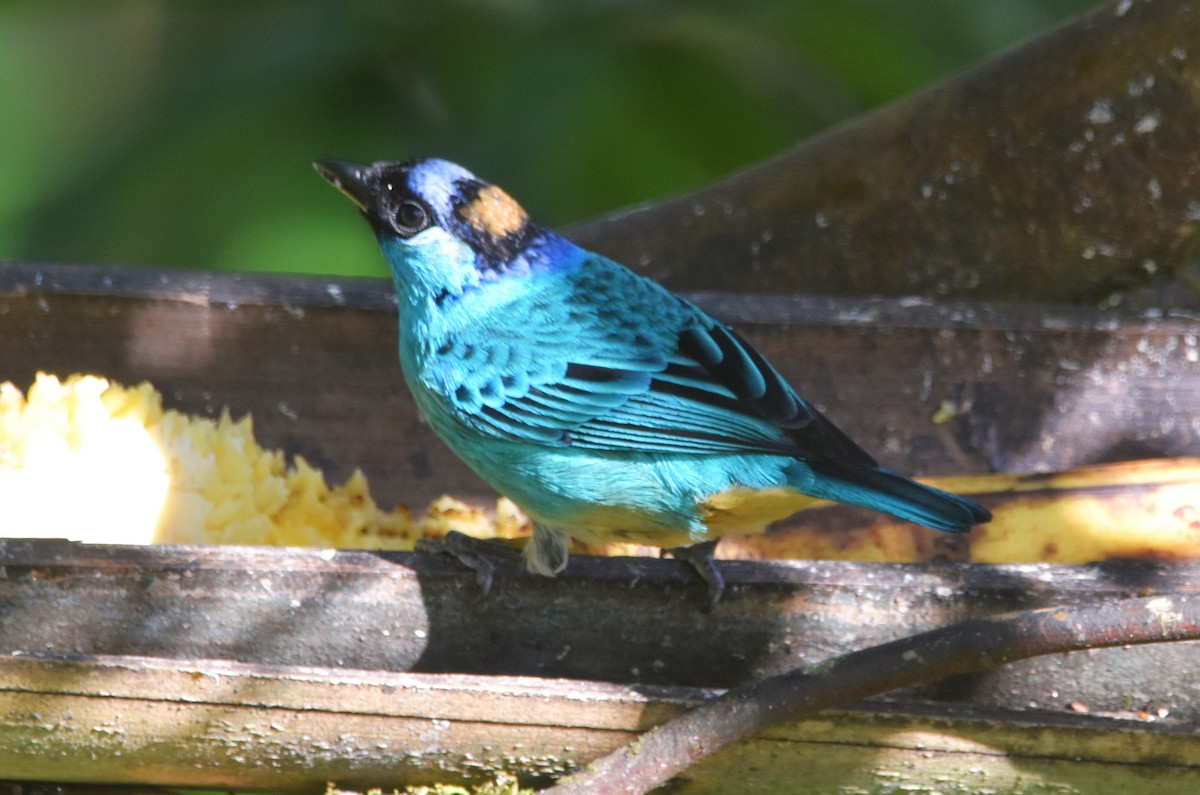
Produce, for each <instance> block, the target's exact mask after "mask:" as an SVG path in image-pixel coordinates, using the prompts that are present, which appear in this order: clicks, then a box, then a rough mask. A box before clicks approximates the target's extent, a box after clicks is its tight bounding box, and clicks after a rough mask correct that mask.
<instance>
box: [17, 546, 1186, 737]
mask: <svg viewBox="0 0 1200 795" xmlns="http://www.w3.org/2000/svg"><path fill="white" fill-rule="evenodd" d="M498 565H499V570H498V572H497V577H496V582H495V584H494V587H493V590H492V592H491V594H490V595H489V596H488V598H487V599H485V600H482V601H479V600H478V599H477V597H478V592H477V590H476V586H475V584H474V580H473V578H472V575H471V574H470V572H467V571H465V570H464V568H463V567H461V566H460V565H459V564H457V562H455V561H452V560H450V559H446V558H443V557H442V556H437V555H427V554H420V553H412V554H405V553H397V554H372V553H365V552H337V553H334V552H332V551H327V550H311V549H270V548H254V547H107V546H89V545H79V544H70V543H67V542H53V541H16V540H9V541H6V542H3V546H2V547H0V567H3V568H2V571H3V574H4V576H3V579H0V615H2V616H3V617H4V619H3V621H2V622H0V649H12V650H24V651H26V652H29V653H36V654H51V655H58V656H78V655H118V656H124V655H133V656H140V657H160V658H172V659H178V660H187V659H192V658H218V659H229V660H237V661H241V662H245V663H249V664H258V665H271V666H314V665H315V666H325V667H330V668H339V667H344V668H347V669H362V670H378V671H411V672H423V673H471V674H479V675H484V674H503V675H517V676H542V677H548V678H558V677H562V678H569V679H588V680H601V681H610V682H620V683H636V684H638V685H647V686H651V685H653V686H685V687H729V686H733V685H736V684H740V683H744V682H747V681H750V680H754V679H759V678H762V677H764V676H767V675H770V674H775V673H780V672H782V671H786V670H789V669H792V668H795V667H797V666H802V665H809V664H813V663H816V662H819V661H821V660H824V659H828V658H830V657H832V656H835V655H837V654H840V653H843V652H845V651H846V650H848V649H853V648H862V647H867V646H871V645H875V644H879V643H884V642H887V641H891V640H895V639H897V638H901V637H905V636H908V635H911V634H914V633H917V632H921V631H924V630H928V629H932V628H934V627H938V626H943V625H946V624H950V623H954V622H956V621H960V620H963V619H966V618H970V617H977V616H987V615H994V614H997V613H1001V612H1007V611H1011V610H1017V609H1029V608H1035V607H1045V606H1054V605H1060V604H1086V603H1088V602H1089V601H1097V600H1098V601H1109V600H1114V599H1118V598H1121V597H1126V596H1136V595H1146V594H1163V595H1165V596H1170V595H1175V594H1187V593H1194V592H1195V591H1196V589H1197V588H1200V565H1189V564H1175V565H1168V564H1135V563H1125V564H1120V563H1112V564H1102V565H1094V566H1048V565H1040V564H1039V565H1025V566H980V565H962V564H939V565H895V564H868V563H835V562H807V561H788V562H774V563H763V562H745V561H727V562H723V563H721V571H722V572H723V574H724V575H725V578H726V581H727V583H728V591H727V594H726V596H725V598H724V599H723V600H722V601H721V603H720V604H719V605H718V606H717V607H716V609H714V610H713V611H712V612H709V613H704V612H701V610H700V608H701V607H702V606H703V605H704V603H705V592H704V586H703V584H702V583H700V582H698V581H697V579H696V578H695V576H694V574H693V572H692V571H691V570H690V569H689V568H688V567H687V566H686V565H685V564H682V563H679V562H677V561H671V560H654V559H647V558H592V557H588V556H574V557H572V558H571V561H570V564H569V565H568V567H567V569H566V570H565V571H564V572H563V574H561V575H560V576H559V577H558V578H556V579H546V578H542V577H537V576H533V575H529V574H525V573H523V572H519V571H517V570H516V568H515V566H514V565H512V564H510V563H507V562H500V563H499V564H498ZM1196 646H1197V645H1196V644H1191V643H1176V644H1166V645H1162V646H1153V647H1139V648H1128V649H1105V650H1099V651H1095V652H1090V653H1086V654H1085V653H1079V654H1067V655H1061V656H1056V657H1047V658H1036V659H1033V660H1028V661H1024V662H1020V663H1016V664H1013V665H1011V666H1007V667H1005V668H1002V669H999V670H996V671H994V672H991V673H988V674H986V675H977V676H975V675H973V676H963V677H957V678H954V679H951V680H946V681H943V682H941V683H939V684H937V685H933V686H929V687H925V688H922V689H919V690H915V691H907V692H904V693H901V694H900V695H898V696H895V698H899V699H902V700H907V701H913V700H918V701H924V700H933V701H938V702H947V703H957V704H965V705H971V706H974V707H977V708H1003V709H1026V708H1035V709H1044V710H1049V711H1052V712H1062V711H1064V710H1067V709H1068V708H1069V705H1071V704H1073V703H1080V704H1086V705H1087V707H1088V708H1089V709H1091V710H1093V711H1100V712H1110V713H1113V714H1132V713H1134V712H1136V711H1138V710H1140V709H1143V708H1145V707H1147V706H1148V705H1149V706H1153V707H1155V708H1157V706H1160V705H1161V706H1165V707H1166V708H1167V709H1168V711H1169V715H1170V720H1171V721H1177V720H1178V721H1188V720H1191V721H1195V720H1200V654H1198V652H1197V647H1196Z"/></svg>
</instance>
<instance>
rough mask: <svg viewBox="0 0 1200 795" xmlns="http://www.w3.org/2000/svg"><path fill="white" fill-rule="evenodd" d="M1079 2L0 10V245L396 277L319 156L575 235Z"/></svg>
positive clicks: (43, 256) (131, 4)
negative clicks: (441, 164) (324, 176)
mask: <svg viewBox="0 0 1200 795" xmlns="http://www.w3.org/2000/svg"><path fill="white" fill-rule="evenodd" d="M1091 4H1092V3H1091V2H1090V1H1089V0H920V1H917V0H912V1H909V2H905V1H904V0H824V1H822V0H761V1H758V2H745V3H721V2H669V1H667V0H642V1H638V0H609V1H608V2H601V1H600V0H591V2H587V1H580V2H552V0H434V1H433V2H421V3H417V2H384V1H383V0H356V1H354V2H326V1H317V0H309V1H308V2H254V3H245V2H232V1H231V0H224V1H222V2H203V3H201V2H183V1H182V0H181V1H180V2H172V3H167V2H149V1H148V0H121V1H118V0H114V1H113V2H104V3H91V2H85V1H84V0H73V1H71V0H46V1H45V2H11V1H4V0H0V175H3V176H2V178H0V179H2V183H0V184H3V186H4V188H3V191H0V259H7V260H40V261H74V262H106V263H120V264H141V265H154V266H166V267H173V266H179V267H189V268H203V269H227V270H268V271H285V272H309V273H337V274H363V275H375V276H382V275H384V269H383V265H382V261H381V259H380V258H379V256H378V255H377V254H376V253H375V251H374V244H373V241H372V240H371V236H370V234H369V233H368V231H367V229H366V228H365V226H363V225H362V223H361V222H360V221H358V219H356V218H355V217H354V213H353V212H352V208H351V207H350V206H349V205H348V204H346V203H345V202H344V201H342V200H341V199H340V198H339V197H338V196H336V194H334V193H333V192H332V191H331V190H330V189H329V188H328V187H327V186H326V185H325V184H324V183H323V182H322V181H321V180H320V179H319V178H318V177H317V176H316V175H315V174H314V173H313V172H312V170H311V168H310V166H309V163H310V161H311V160H313V159H314V158H316V157H343V158H347V159H357V160H364V161H370V160H378V159H402V158H407V157H411V156H416V155H438V156H442V157H447V158H449V159H453V160H457V161H459V162H461V163H463V164H464V165H466V166H467V167H468V168H471V169H472V170H474V171H476V172H477V173H479V174H480V175H481V176H482V177H484V178H485V179H489V180H491V181H494V182H498V183H500V184H502V185H504V186H505V187H506V188H507V189H508V190H509V192H511V193H513V194H514V195H515V196H516V197H517V198H518V199H519V200H520V201H522V203H524V204H525V205H526V207H527V208H529V209H530V210H531V211H532V212H533V213H534V214H535V215H537V216H539V217H540V218H541V219H543V220H545V221H547V222H549V223H551V224H557V225H561V224H565V223H568V222H571V221H575V220H579V219H582V218H585V217H588V216H591V215H595V214H598V213H601V212H604V211H607V210H610V209H614V208H617V207H620V206H623V205H628V204H631V203H635V202H641V201H646V200H651V199H654V198H657V197H662V196H665V195H669V194H671V193H674V192H678V191H680V190H684V189H687V188H690V187H694V186H697V185H700V184H703V183H705V182H708V181H711V180H713V179H716V178H718V177H719V176H721V175H723V174H725V173H728V172H730V171H732V170H736V169H738V168H740V167H742V166H745V165H747V164H749V163H752V162H754V161H756V160H760V159H762V158H764V157H767V156H769V155H771V154H772V153H774V152H777V151H779V150H781V149H783V148H785V147H788V146H790V145H792V144H793V143H795V142H796V141H798V140H800V139H802V138H804V137H806V136H809V135H812V134H814V133H816V132H818V131H820V130H822V129H824V128H826V127H828V126H830V125H832V124H834V123H836V122H838V121H839V120H842V119H845V118H847V117H850V116H853V115H855V114H858V113H861V112H863V111H864V110H867V109H869V108H871V107H873V106H876V105H879V104H881V103H885V102H888V101H889V100H892V99H895V98H897V97H899V96H901V95H903V94H905V93H907V92H909V91H912V90H914V89H916V88H918V87H920V86H922V85H924V84H926V83H929V82H930V81H933V80H936V79H938V78H939V77H940V76H942V75H945V74H947V73H949V72H952V71H954V70H956V69H959V68H962V67H965V66H967V65H969V64H971V63H972V62H975V61H978V60H980V59H983V58H986V57H988V56H989V55H992V54H994V53H995V52H997V51H998V50H1000V49H1003V48H1005V47H1007V46H1010V45H1012V44H1014V43H1016V42H1017V41H1019V40H1021V39H1023V38H1025V37H1027V36H1030V35H1033V34H1036V33H1038V32H1040V31H1042V30H1044V29H1046V28H1048V27H1050V26H1051V25H1054V24H1056V23H1057V22H1059V21H1061V20H1062V19H1064V18H1066V17H1067V16H1069V15H1071V14H1074V13H1077V12H1079V11H1081V10H1083V9H1085V8H1086V7H1088V6H1090V5H1091Z"/></svg>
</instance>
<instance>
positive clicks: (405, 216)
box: [395, 199, 432, 237]
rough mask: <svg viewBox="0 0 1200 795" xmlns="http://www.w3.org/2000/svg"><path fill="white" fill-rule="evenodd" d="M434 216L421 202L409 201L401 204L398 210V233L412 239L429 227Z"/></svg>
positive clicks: (396, 214)
mask: <svg viewBox="0 0 1200 795" xmlns="http://www.w3.org/2000/svg"><path fill="white" fill-rule="evenodd" d="M431 217H432V216H431V215H430V213H429V210H427V209H425V207H424V206H422V205H421V203H420V202H416V201H413V200H412V199H408V200H405V201H402V202H400V206H399V207H397V208H396V213H395V219H396V231H397V232H399V233H400V234H401V235H402V236H404V237H412V236H413V235H415V234H416V233H417V232H420V231H421V230H422V229H424V228H425V227H427V226H429V223H430V218H431Z"/></svg>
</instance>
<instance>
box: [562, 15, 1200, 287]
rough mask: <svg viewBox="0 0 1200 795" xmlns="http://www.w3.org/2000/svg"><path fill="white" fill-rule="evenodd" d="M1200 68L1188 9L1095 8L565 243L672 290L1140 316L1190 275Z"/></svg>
mask: <svg viewBox="0 0 1200 795" xmlns="http://www.w3.org/2000/svg"><path fill="white" fill-rule="evenodd" d="M1197 51H1200V26H1198V25H1196V24H1195V7H1194V6H1193V5H1192V4H1191V3H1188V2H1183V1H1182V0H1162V1H1161V2H1153V3H1132V2H1129V0H1110V1H1109V2H1106V3H1098V4H1097V7H1096V8H1095V9H1094V10H1093V11H1091V12H1089V13H1088V14H1085V15H1083V16H1081V17H1080V18H1078V19H1076V20H1073V21H1072V22H1070V23H1068V24H1066V25H1064V26H1062V27H1060V28H1058V29H1056V30H1053V31H1049V32H1047V33H1045V34H1044V35H1041V36H1039V37H1037V38H1034V39H1032V40H1030V41H1028V42H1025V43H1023V44H1022V45H1021V46H1019V47H1016V48H1013V49H1012V50H1010V51H1008V52H1005V53H1003V54H1001V55H999V56H997V57H995V58H992V59H989V60H987V61H985V62H984V63H981V64H979V65H978V66H976V67H974V68H972V69H970V70H967V71H964V72H962V73H960V74H958V75H954V76H953V77H951V78H949V79H947V80H942V81H938V82H936V83H934V84H933V85H931V86H929V87H927V88H925V89H923V90H921V91H918V92H915V93H913V94H912V95H910V96H907V97H904V98H902V99H900V100H899V101H897V102H894V103H892V104H890V105H888V106H886V107H883V108H880V109H878V110H876V111H873V112H871V113H869V114H865V115H864V116H862V117H860V118H857V119H851V120H849V121H847V122H846V123H844V124H839V125H837V126H835V127H833V128H832V129H830V130H828V131H826V132H824V133H823V134H821V135H817V136H813V137H812V138H809V139H807V140H804V141H801V142H800V143H799V144H797V145H796V146H795V147H793V148H792V149H790V150H787V151H784V152H781V153H779V154H777V155H775V156H774V157H772V158H770V159H769V160H767V161H765V162H763V163H758V164H755V165H753V166H751V167H749V168H746V169H744V170H742V171H740V172H738V173H735V174H733V175H730V176H728V177H726V178H723V179H721V180H720V181H718V182H716V183H714V184H711V185H708V186H704V187H701V188H698V189H695V190H691V191H688V192H686V193H684V194H682V195H678V196H674V197H671V198H669V199H665V200H661V201H655V202H650V203H647V204H644V205H642V206H639V207H633V208H623V209H621V210H618V211H615V212H613V213H611V214H609V215H608V216H607V217H605V218H601V219H598V220H596V221H593V222H591V223H589V224H586V225H580V226H578V227H575V228H573V229H571V230H568V232H569V234H570V235H571V236H572V237H573V238H574V239H577V240H579V241H580V242H582V243H584V244H585V245H587V246H589V247H591V248H594V249H596V250H598V251H600V252H602V253H605V254H608V255H609V256H612V257H614V258H616V259H618V260H620V261H623V262H626V263H629V264H631V265H634V266H635V267H639V268H641V269H643V270H644V271H645V272H647V273H650V274H652V275H653V276H654V277H655V278H659V279H664V280H666V281H667V282H668V283H670V284H672V285H673V286H675V287H676V288H687V289H727V290H739V291H757V292H763V293H778V292H780V291H784V292H808V293H814V292H815V293H838V294H850V295H853V294H867V293H877V294H888V295H893V296H906V295H913V294H917V295H937V296H943V297H950V296H953V297H959V298H963V297H974V298H986V299H991V300H1000V301H1016V300H1025V301H1028V300H1043V301H1051V300H1057V301H1073V302H1087V303H1096V302H1098V301H1100V300H1102V299H1103V298H1105V297H1106V296H1107V295H1109V294H1110V293H1112V292H1113V291H1132V292H1134V295H1133V296H1130V297H1132V298H1133V300H1136V299H1137V296H1136V289H1137V288H1138V287H1139V286H1141V285H1145V284H1147V283H1154V282H1155V281H1157V282H1159V283H1160V284H1161V283H1162V281H1165V278H1164V277H1167V278H1169V277H1170V276H1171V275H1173V274H1174V275H1184V274H1187V273H1188V272H1189V270H1190V269H1191V268H1192V267H1193V266H1194V263H1195V257H1196V242H1195V238H1194V236H1193V235H1194V233H1193V228H1194V223H1195V205H1194V204H1192V202H1193V201H1194V199H1195V195H1196V194H1195V190H1196V188H1195V179H1196V177H1195V175H1196V174H1197V173H1198V172H1200V150H1197V148H1196V146H1195V131H1196V129H1197V128H1198V127H1200V95H1198V94H1197V93H1196V91H1195V86H1196V85H1197V83H1200V62H1197V59H1196V58H1195V57H1193V55H1192V54H1193V53H1195V52H1197ZM1103 52H1119V53H1121V57H1120V58H1104V57H1097V53H1103ZM1029 86H1037V90H1035V91H1030V90H1029V89H1028V87H1029ZM1185 278H1186V276H1185ZM1173 297H1174V298H1175V299H1176V300H1178V301H1186V302H1188V303H1190V304H1191V305H1192V306H1195V296H1194V293H1191V292H1189V291H1187V290H1180V291H1178V292H1177V293H1176V294H1175V295H1174V296H1173ZM1148 304H1149V305H1154V302H1153V300H1151V301H1149V302H1148Z"/></svg>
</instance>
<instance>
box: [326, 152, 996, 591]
mask: <svg viewBox="0 0 1200 795" xmlns="http://www.w3.org/2000/svg"><path fill="white" fill-rule="evenodd" d="M313 165H314V167H315V168H316V170H317V172H318V173H319V174H320V175H321V176H322V177H323V178H324V179H325V180H327V181H328V182H329V183H331V184H332V185H333V186H334V187H336V188H338V189H339V190H340V191H341V192H342V193H344V194H345V195H346V197H348V198H349V199H350V201H352V202H353V203H354V204H355V205H356V206H357V207H358V210H359V211H360V213H361V214H362V215H363V216H364V217H365V218H366V220H367V222H368V223H369V224H370V226H371V228H372V229H373V230H374V232H375V236H376V239H377V242H378V245H379V248H380V250H381V251H382V254H383V256H384V258H385V259H386V261H387V264H388V267H389V269H390V271H391V275H392V279H393V282H394V285H395V289H396V293H397V296H398V304H399V359H400V365H401V369H402V371H403V375H404V379H405V381H406V383H407V385H408V387H409V389H410V391H411V392H412V395H413V398H414V400H415V402H416V404H417V406H418V408H419V409H420V411H421V412H422V413H423V415H424V416H425V418H426V419H427V420H428V422H429V424H430V425H431V426H432V428H433V430H434V431H435V432H436V433H437V435H438V436H440V437H441V439H442V440H443V441H444V442H445V443H446V445H448V446H449V447H450V449H451V450H452V451H453V452H454V453H455V454H457V455H458V457H459V458H461V459H462V460H463V461H464V462H466V464H467V465H468V466H469V467H470V468H471V469H472V470H474V471H475V473H476V474H478V475H479V477H481V478H482V479H483V480H484V481H486V482H487V483H488V484H489V485H491V486H492V487H493V488H494V489H495V490H496V491H497V492H499V493H500V494H502V495H504V496H506V497H508V498H509V499H510V500H512V502H514V503H515V504H516V505H517V506H518V507H520V508H521V509H522V511H524V513H525V514H526V515H527V516H528V517H529V519H530V521H531V524H532V537H531V539H530V541H529V542H528V543H527V545H526V546H525V549H524V552H523V554H524V557H525V564H526V568H528V569H529V570H530V571H532V572H534V573H537V574H541V575H545V576H554V575H555V574H557V573H559V572H560V571H561V570H562V569H563V568H564V566H565V565H566V563H567V558H568V552H569V548H570V541H571V539H572V538H576V539H579V540H581V541H584V542H586V543H597V542H605V541H626V542H634V543H639V544H644V545H651V546H658V547H661V548H664V549H667V550H672V551H675V552H676V554H677V556H678V557H681V558H682V559H684V560H686V561H687V562H689V563H691V564H692V565H693V566H695V567H696V569H697V571H698V572H699V573H700V574H701V575H702V576H703V577H704V579H705V580H707V581H708V583H709V589H710V602H711V603H712V604H715V603H716V602H717V601H718V600H719V599H720V598H721V593H722V592H723V587H724V584H723V580H722V579H721V576H720V574H719V572H718V571H717V569H716V568H715V565H714V564H713V562H712V553H713V549H714V547H715V544H716V543H717V541H719V539H720V537H721V536H723V535H726V534H729V533H753V532H760V531H763V530H764V529H765V528H766V527H767V526H769V525H770V524H771V523H773V522H776V521H778V520H781V519H784V518H786V517H788V516H790V515H791V514H793V513H795V512H797V511H798V510H800V509H801V508H803V507H805V506H806V505H808V504H810V503H812V502H813V501H814V500H815V499H820V500H832V501H836V502H842V503H850V504H852V505H857V506H863V507H866V508H871V509H874V510H877V511H882V512H884V513H887V514H891V515H893V516H896V517H899V518H901V519H905V520H908V521H912V522H915V523H917V524H920V525H924V526H926V527H928V528H932V529H933V530H939V531H943V532H947V533H961V532H964V531H967V530H969V529H970V528H971V527H973V526H974V525H977V524H980V523H983V522H986V521H988V520H989V519H990V518H991V515H990V513H989V512H988V511H987V510H986V509H985V508H983V507H982V506H980V505H978V504H976V503H975V502H973V501H971V500H968V499H966V498H964V497H961V496H959V495H956V494H951V493H949V492H945V491H941V490H939V489H935V488H932V487H930V486H926V485H923V484H919V483H917V482H915V481H913V480H911V479H909V478H907V477H905V476H903V475H900V474H897V473H895V472H892V471H890V470H888V469H884V468H882V467H880V466H879V464H878V463H877V462H876V461H875V459H874V458H872V457H871V456H870V455H869V454H868V453H867V452H865V451H864V450H863V449H862V448H861V447H860V446H859V445H858V444H856V443H855V442H854V441H852V440H851V439H850V437H849V436H847V435H846V434H845V433H843V432H842V431H841V430H840V429H839V428H838V427H837V426H836V425H834V424H833V422H831V421H830V420H829V419H828V418H826V416H825V415H824V414H823V413H822V412H821V411H819V410H818V409H817V408H816V407H815V406H813V405H812V404H811V403H809V402H808V401H806V400H805V399H804V398H802V397H801V396H800V395H799V394H798V393H797V391H796V390H795V389H794V388H793V387H792V386H791V385H790V384H789V383H788V382H787V381H785V380H784V378H783V377H782V376H781V375H780V373H779V371H778V370H776V368H775V367H774V366H772V365H771V364H770V363H769V362H768V361H767V360H766V358H765V357H764V356H763V355H762V354H761V353H759V352H758V351H757V350H755V348H754V347H753V345H751V344H750V343H749V342H748V341H747V340H746V339H745V338H744V337H743V336H742V335H741V334H739V333H738V332H737V331H736V330H734V329H733V328H732V327H731V326H729V325H726V324H724V323H722V322H720V321H719V320H717V319H715V318H713V317H711V316H709V315H708V314H707V313H705V312H704V311H702V310H701V309H700V308H699V307H697V306H696V305H695V304H693V303H691V302H690V301H688V300H686V299H684V298H682V297H680V296H678V295H676V294H674V293H672V292H670V291H669V290H667V289H666V288H665V287H663V286H661V285H660V284H658V283H657V282H655V281H653V280H651V279H649V278H647V277H645V276H642V275H640V274H637V273H635V272H634V271H632V270H630V269H628V268H626V267H625V266H623V265H621V264H619V263H617V262H615V261H613V260H611V259H609V258H607V257H604V256H601V255H600V254H597V253H594V252H592V251H589V250H587V249H584V248H582V247H581V246H578V245H576V244H575V243H573V242H571V241H570V240H568V239H566V238H565V237H563V236H561V235H559V234H557V233H556V232H554V231H553V230H551V229H550V228H548V227H547V226H545V225H543V224H541V223H539V222H538V221H536V220H534V219H533V218H532V217H530V215H529V214H528V213H526V211H525V210H524V209H523V208H522V207H521V205H520V204H518V203H517V202H516V200H514V199H513V198H512V197H511V196H510V195H509V194H508V193H506V192H505V191H504V190H503V189H502V188H500V187H498V186H496V185H493V184H491V183H488V182H485V181H483V180H481V179H479V178H478V177H476V176H475V175H474V174H473V173H471V172H470V171H468V170H466V169H465V168H463V167H461V166H459V165H456V164H454V163H452V162H449V161H447V160H442V159H439V158H421V159H413V160H407V161H382V162H376V163H373V164H370V165H364V164H359V163H355V162H350V161H345V160H319V161H316V162H314V163H313ZM464 559H465V558H464ZM481 584H484V585H485V587H486V583H485V582H484V580H483V579H481Z"/></svg>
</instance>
